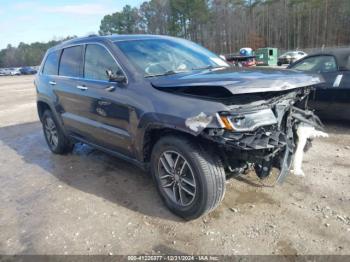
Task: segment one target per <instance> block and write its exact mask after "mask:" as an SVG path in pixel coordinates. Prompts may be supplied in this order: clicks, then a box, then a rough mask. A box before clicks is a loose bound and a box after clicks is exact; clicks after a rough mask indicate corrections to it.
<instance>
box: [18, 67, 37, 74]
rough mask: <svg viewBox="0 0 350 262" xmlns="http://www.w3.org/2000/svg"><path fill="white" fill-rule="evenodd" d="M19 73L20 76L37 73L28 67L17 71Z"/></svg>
mask: <svg viewBox="0 0 350 262" xmlns="http://www.w3.org/2000/svg"><path fill="white" fill-rule="evenodd" d="M19 71H20V72H21V74H22V75H34V74H36V72H37V71H36V70H34V69H33V68H31V67H30V66H25V67H22V68H21V69H19Z"/></svg>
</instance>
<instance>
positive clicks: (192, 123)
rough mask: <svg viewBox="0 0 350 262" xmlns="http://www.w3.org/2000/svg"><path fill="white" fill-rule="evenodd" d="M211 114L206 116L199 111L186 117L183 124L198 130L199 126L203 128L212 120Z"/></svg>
mask: <svg viewBox="0 0 350 262" xmlns="http://www.w3.org/2000/svg"><path fill="white" fill-rule="evenodd" d="M212 119H213V117H212V116H207V115H206V114H205V113H203V112H202V113H200V114H199V115H197V116H194V117H190V118H187V119H186V121H185V124H186V126H187V127H188V128H190V129H191V130H193V131H195V132H198V131H199V130H200V128H205V127H207V125H209V124H210V122H211V121H212Z"/></svg>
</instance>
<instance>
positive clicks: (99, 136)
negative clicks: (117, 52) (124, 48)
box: [79, 44, 133, 157]
mask: <svg viewBox="0 0 350 262" xmlns="http://www.w3.org/2000/svg"><path fill="white" fill-rule="evenodd" d="M108 70H109V71H111V72H113V73H114V74H117V73H119V72H121V70H120V67H119V66H118V64H117V62H116V60H115V59H114V58H113V56H112V55H111V53H110V52H109V51H108V49H107V48H106V47H105V46H102V45H100V44H88V45H86V47H85V59H84V65H83V78H82V79H81V80H80V81H79V88H80V89H81V92H82V93H83V94H84V97H85V101H86V103H87V105H86V106H84V110H85V111H84V112H82V116H83V117H84V118H85V119H86V121H87V122H88V125H89V130H90V131H89V132H92V133H91V134H90V137H92V142H93V143H96V144H98V145H100V146H103V147H105V148H107V149H110V150H114V151H118V152H120V153H122V154H124V155H127V156H130V157H132V156H133V154H132V150H131V137H130V133H129V119H130V116H129V111H130V110H129V106H128V105H127V101H128V99H127V97H126V96H127V95H126V94H127V87H126V84H125V83H118V82H111V81H110V80H109V76H108V75H107V71H108Z"/></svg>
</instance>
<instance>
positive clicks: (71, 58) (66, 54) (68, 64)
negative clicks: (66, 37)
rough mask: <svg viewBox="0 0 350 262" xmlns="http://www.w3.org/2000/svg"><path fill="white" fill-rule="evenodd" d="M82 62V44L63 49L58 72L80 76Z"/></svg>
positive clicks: (64, 74)
mask: <svg viewBox="0 0 350 262" xmlns="http://www.w3.org/2000/svg"><path fill="white" fill-rule="evenodd" d="M81 62H82V46H74V47H69V48H65V49H64V50H63V53H62V56H61V62H60V70H59V74H60V75H63V76H72V77H79V76H80V64H81Z"/></svg>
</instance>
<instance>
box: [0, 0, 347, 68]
mask: <svg viewBox="0 0 350 262" xmlns="http://www.w3.org/2000/svg"><path fill="white" fill-rule="evenodd" d="M99 33H100V34H101V35H109V34H135V33H146V34H164V35H173V36H178V37H183V38H187V39H190V40H193V41H195V42H198V43H201V44H202V45H204V46H206V47H208V48H209V49H211V50H213V51H215V52H217V53H232V52H237V51H238V49H239V48H241V47H243V46H250V47H252V48H259V47H266V46H271V47H278V48H280V49H284V50H285V49H296V48H308V47H322V46H340V45H342V46H344V45H349V43H350V0H307V1H306V0H150V1H145V2H144V3H142V4H141V5H140V7H138V8H132V7H131V6H129V5H126V6H125V7H124V8H123V9H122V10H121V11H120V12H115V13H112V14H108V15H106V16H105V17H103V19H102V20H101V24H100V30H99ZM57 43H58V42H57V41H51V42H49V43H33V44H30V45H28V44H25V43H20V44H19V46H18V47H12V46H8V47H7V48H6V49H3V50H1V51H0V67H10V66H22V65H37V64H39V63H40V61H41V59H42V57H43V55H44V53H45V51H46V50H47V49H48V48H49V47H51V46H53V45H55V44H57Z"/></svg>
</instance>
